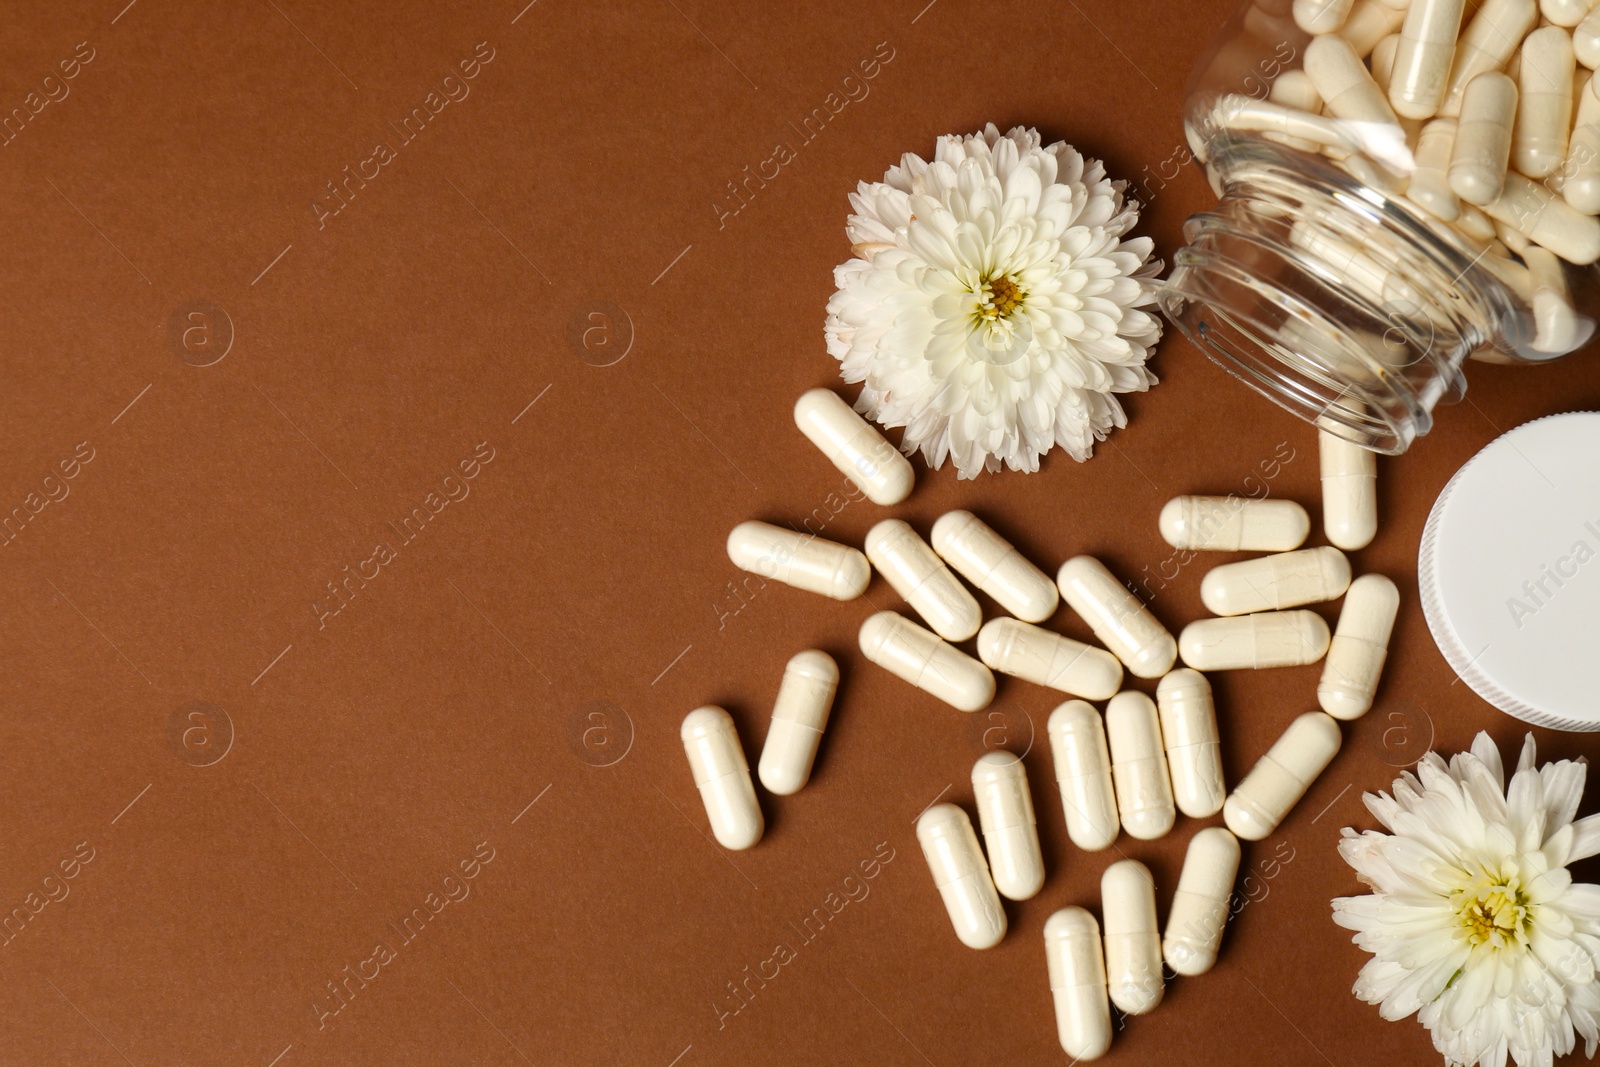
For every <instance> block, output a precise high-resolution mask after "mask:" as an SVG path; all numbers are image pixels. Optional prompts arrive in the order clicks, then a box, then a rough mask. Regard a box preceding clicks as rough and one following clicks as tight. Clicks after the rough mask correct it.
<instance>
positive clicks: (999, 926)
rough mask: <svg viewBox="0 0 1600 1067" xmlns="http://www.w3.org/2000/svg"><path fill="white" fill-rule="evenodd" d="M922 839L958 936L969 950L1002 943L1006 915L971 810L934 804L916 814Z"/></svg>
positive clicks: (923, 851)
mask: <svg viewBox="0 0 1600 1067" xmlns="http://www.w3.org/2000/svg"><path fill="white" fill-rule="evenodd" d="M917 841H918V842H919V843H920V844H921V845H922V855H923V856H924V857H925V858H926V859H927V861H928V870H930V871H932V872H933V884H934V885H935V886H937V887H938V889H939V896H940V897H942V898H943V900H944V908H945V911H946V912H948V913H949V915H950V925H952V926H954V927H955V931H956V937H958V938H960V939H961V943H962V944H963V945H966V946H967V947H968V948H993V947H994V946H995V945H998V944H999V943H1000V939H1001V938H1002V937H1005V936H1006V913H1005V911H1004V910H1003V909H1002V908H1001V907H1000V895H999V894H998V893H996V892H995V890H994V882H993V881H991V880H990V878H989V868H988V867H987V866H986V865H985V864H984V862H983V852H982V850H981V849H979V848H978V835H977V834H975V833H973V832H972V820H970V819H968V818H967V813H966V812H964V811H962V810H961V809H960V808H958V807H956V806H955V805H954V804H935V805H934V806H933V807H931V808H929V809H928V810H927V811H925V812H923V813H922V814H921V815H920V816H919V817H918V818H917Z"/></svg>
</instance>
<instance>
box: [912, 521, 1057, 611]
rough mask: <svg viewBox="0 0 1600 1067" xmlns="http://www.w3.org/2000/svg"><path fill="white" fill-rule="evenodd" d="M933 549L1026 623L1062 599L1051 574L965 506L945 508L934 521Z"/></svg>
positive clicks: (962, 574)
mask: <svg viewBox="0 0 1600 1067" xmlns="http://www.w3.org/2000/svg"><path fill="white" fill-rule="evenodd" d="M933 550H934V551H935V552H937V553H939V555H940V556H941V557H942V558H943V559H944V561H945V562H946V563H948V564H950V566H952V567H954V568H955V571H956V573H957V574H959V575H961V577H963V578H965V579H966V580H967V581H969V582H971V583H972V584H973V585H974V586H976V587H977V588H978V590H979V591H981V592H983V593H986V594H987V595H988V596H990V597H992V598H993V599H994V602H995V603H997V604H999V605H1000V606H1001V607H1002V608H1005V609H1006V610H1007V611H1009V612H1010V613H1011V614H1013V615H1015V616H1016V617H1017V618H1019V619H1022V620H1023V621H1025V622H1043V621H1044V620H1046V619H1048V618H1049V617H1050V616H1052V615H1054V614H1055V611H1056V605H1057V604H1059V603H1060V602H1061V596H1060V594H1059V593H1057V592H1056V584H1055V583H1054V582H1052V581H1051V580H1050V576H1049V575H1048V574H1046V573H1045V572H1044V571H1042V570H1040V569H1039V568H1038V567H1035V566H1034V565H1033V564H1032V563H1030V562H1028V560H1027V558H1026V557H1024V556H1023V555H1022V553H1020V552H1018V551H1017V550H1016V549H1015V548H1013V547H1012V546H1011V543H1010V542H1009V541H1007V540H1006V539H1005V538H1003V537H1001V536H1000V535H999V534H997V533H995V532H994V531H993V530H991V529H990V528H989V527H988V525H987V524H986V523H985V522H984V521H983V520H982V519H980V518H978V517H977V516H976V515H974V514H973V513H972V512H970V511H952V512H949V513H948V514H945V515H943V516H941V517H940V518H939V521H938V522H936V523H934V524H933Z"/></svg>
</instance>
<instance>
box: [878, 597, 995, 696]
mask: <svg viewBox="0 0 1600 1067" xmlns="http://www.w3.org/2000/svg"><path fill="white" fill-rule="evenodd" d="M860 642H861V653H862V655H864V656H866V657H867V658H868V659H870V660H871V661H872V662H874V663H876V664H877V665H878V666H880V667H882V668H884V669H885V670H887V671H888V672H889V673H890V674H893V675H895V676H896V677H898V678H901V679H903V680H905V681H907V682H910V683H911V684H912V685H914V686H916V687H917V688H918V689H921V690H922V691H923V692H925V693H932V694H933V695H934V696H936V697H938V698H939V699H940V700H942V701H944V702H945V703H946V704H949V705H950V706H951V707H953V708H956V709H958V710H960V711H981V710H983V709H984V708H986V707H988V706H989V701H991V700H993V699H994V675H992V674H990V673H989V668H988V667H985V666H984V665H983V664H981V663H979V662H978V661H977V660H975V659H973V658H972V657H971V656H969V655H967V654H966V653H965V652H963V651H961V650H960V649H959V648H956V647H955V646H954V645H951V644H948V643H946V642H945V641H942V640H940V638H939V636H938V635H937V634H932V633H929V632H928V631H927V630H924V629H923V628H922V627H920V626H918V625H917V624H916V623H914V622H912V621H911V620H910V619H908V618H906V617H905V616H904V615H897V614H895V613H894V612H892V611H880V612H878V613H877V614H876V615H873V616H871V617H869V618H868V619H867V621H866V622H864V623H862V624H861V638H860Z"/></svg>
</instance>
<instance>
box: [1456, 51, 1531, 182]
mask: <svg viewBox="0 0 1600 1067" xmlns="http://www.w3.org/2000/svg"><path fill="white" fill-rule="evenodd" d="M1516 117H1517V83H1516V82H1514V81H1512V80H1511V79H1510V78H1508V77H1506V76H1505V75H1504V74H1502V73H1500V72H1499V71H1497V70H1491V71H1486V72H1485V73H1483V74H1480V75H1478V76H1477V77H1476V78H1473V79H1472V80H1471V81H1470V82H1468V83H1467V87H1466V90H1465V93H1464V95H1463V96H1462V98H1461V119H1460V121H1459V122H1457V123H1456V140H1455V144H1454V145H1453V146H1452V147H1451V149H1450V170H1449V177H1450V188H1451V190H1452V191H1454V192H1455V194H1456V195H1457V196H1459V197H1460V198H1461V199H1463V200H1465V201H1466V202H1467V203H1469V204H1477V205H1480V206H1481V205H1483V204H1487V203H1490V202H1492V201H1493V200H1495V199H1496V198H1498V197H1499V196H1500V193H1501V192H1502V191H1503V190H1504V188H1505V183H1506V168H1507V167H1508V166H1509V165H1510V163H1511V125H1512V123H1514V122H1515V121H1516Z"/></svg>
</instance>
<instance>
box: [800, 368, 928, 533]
mask: <svg viewBox="0 0 1600 1067" xmlns="http://www.w3.org/2000/svg"><path fill="white" fill-rule="evenodd" d="M794 424H795V425H796V426H798V427H800V432H801V433H803V434H805V435H806V437H807V438H808V439H809V440H810V441H811V443H812V444H814V445H816V446H817V447H818V448H819V449H821V450H822V454H823V455H824V456H827V457H828V462H829V463H832V464H833V465H834V466H835V467H838V468H839V470H840V471H842V472H843V473H844V475H845V476H846V477H847V478H849V479H850V480H851V481H852V482H855V483H856V485H858V486H860V487H861V491H862V492H863V493H865V494H866V495H867V499H868V500H871V501H872V502H873V503H874V504H883V505H885V506H887V505H890V504H898V503H900V502H901V501H902V500H904V499H905V498H906V497H908V496H910V495H911V486H912V483H913V482H915V481H916V475H915V474H914V473H912V470H911V463H910V462H909V461H908V460H907V459H906V457H904V456H902V455H901V454H900V452H899V450H897V449H896V448H895V447H894V446H893V445H891V444H890V443H889V442H888V441H885V440H884V439H883V435H882V434H880V433H879V432H878V431H877V430H876V429H875V428H874V427H873V426H872V424H871V423H869V422H867V420H866V419H864V418H862V417H861V416H860V415H858V414H856V412H855V410H854V409H853V408H851V406H850V405H849V404H847V403H845V402H844V400H843V399H841V398H840V396H839V394H837V393H835V392H833V391H832V390H831V389H812V390H811V391H810V392H807V393H803V394H801V396H800V399H799V400H797V401H795V404H794Z"/></svg>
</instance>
